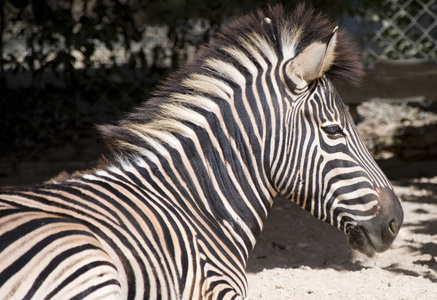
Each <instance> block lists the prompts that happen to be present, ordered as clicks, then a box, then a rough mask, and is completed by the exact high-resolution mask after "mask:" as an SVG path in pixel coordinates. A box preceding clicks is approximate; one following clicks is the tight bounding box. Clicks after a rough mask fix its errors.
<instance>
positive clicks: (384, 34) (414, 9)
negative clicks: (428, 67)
mask: <svg viewBox="0 0 437 300" xmlns="http://www.w3.org/2000/svg"><path fill="white" fill-rule="evenodd" d="M365 17H366V18H367V21H368V22H372V23H374V24H373V26H372V27H371V28H372V29H373V32H371V35H370V39H368V40H367V41H366V46H365V49H364V52H363V56H364V58H365V60H366V61H374V60H377V59H381V58H383V59H395V60H397V59H411V58H420V59H434V60H435V59H437V1H436V0H429V1H425V0H400V1H399V0H384V1H382V3H381V6H380V7H378V9H377V10H370V11H369V13H368V14H367V15H366V16H365Z"/></svg>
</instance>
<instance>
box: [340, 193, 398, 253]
mask: <svg viewBox="0 0 437 300" xmlns="http://www.w3.org/2000/svg"><path fill="white" fill-rule="evenodd" d="M403 219H404V215H403V211H402V207H401V204H400V202H399V199H398V198H397V197H396V195H395V194H394V193H393V192H392V191H391V190H388V189H387V190H382V191H381V192H380V201H379V211H378V213H377V214H376V215H375V216H374V217H373V218H372V219H370V220H367V221H362V222H359V223H358V224H357V225H355V226H351V227H349V228H348V229H347V230H346V234H347V241H348V243H349V246H350V247H351V248H352V249H355V250H358V251H359V252H361V253H363V254H365V255H367V256H368V257H372V256H374V255H375V253H377V252H384V251H385V250H387V249H388V248H389V247H390V246H391V244H392V243H393V241H394V239H395V238H396V236H397V235H398V233H399V230H400V228H401V225H402V222H403Z"/></svg>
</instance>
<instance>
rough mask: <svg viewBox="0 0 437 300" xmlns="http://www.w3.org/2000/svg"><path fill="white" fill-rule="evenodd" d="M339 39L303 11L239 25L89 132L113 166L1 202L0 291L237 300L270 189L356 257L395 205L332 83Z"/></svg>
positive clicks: (337, 70)
mask: <svg viewBox="0 0 437 300" xmlns="http://www.w3.org/2000/svg"><path fill="white" fill-rule="evenodd" d="M360 70H361V69H360V66H359V64H358V63H357V56H356V54H355V52H354V51H353V49H352V48H351V47H350V45H349V44H348V42H347V39H345V37H344V35H343V34H342V33H341V32H338V31H337V28H336V27H334V26H333V25H332V24H331V23H330V22H329V21H327V20H326V19H325V18H324V17H323V16H321V15H318V14H315V13H314V12H313V11H311V10H305V9H304V8H303V7H302V6H299V7H297V8H296V10H295V11H294V12H293V13H292V14H291V15H290V16H286V15H285V13H284V12H283V10H282V8H281V7H279V6H277V7H275V8H272V9H271V10H270V11H269V12H268V14H266V15H265V14H263V13H261V12H259V13H258V14H257V15H255V16H247V17H244V18H242V19H240V20H239V21H237V22H235V23H234V24H233V25H230V26H229V27H227V29H224V30H223V31H222V32H221V34H220V35H218V37H217V40H216V43H215V44H214V45H211V46H209V47H207V48H204V49H203V50H202V51H201V53H200V54H198V56H197V57H196V58H195V59H194V60H193V62H192V63H191V64H189V65H188V66H186V67H184V68H183V69H182V70H180V71H178V72H176V74H174V75H173V76H172V77H170V79H169V80H168V81H167V82H166V83H165V84H164V85H163V86H162V87H161V88H160V89H159V90H158V92H157V93H156V96H155V97H154V98H152V99H150V100H149V101H147V102H146V103H145V104H144V105H143V106H142V107H140V108H138V110H137V111H136V112H135V113H133V114H131V115H129V116H128V117H127V118H126V119H124V120H122V121H120V122H119V123H118V124H116V125H106V126H102V127H101V132H102V134H103V135H104V136H105V137H106V139H107V141H108V143H109V145H110V147H111V150H112V153H113V157H111V158H109V159H107V160H106V161H105V162H104V163H103V164H102V165H101V166H100V167H98V168H96V169H95V170H92V171H88V172H84V173H81V174H78V175H75V176H72V177H70V178H68V179H65V180H62V181H59V182H58V181H51V182H49V183H45V184H42V185H36V186H32V187H22V188H18V189H5V190H4V191H2V193H1V194H0V298H2V297H3V298H4V299H11V298H12V299H32V298H33V299H69V298H72V299H244V298H245V297H246V293H247V292H246V291H247V282H246V277H245V267H246V262H247V259H248V256H249V254H250V251H251V250H252V249H253V247H254V245H255V242H256V238H257V237H258V235H259V234H260V232H261V230H262V227H263V224H264V222H265V220H266V218H267V214H268V212H269V209H270V207H271V206H272V204H273V199H274V197H275V196H277V195H280V196H283V197H286V198H288V199H290V200H292V201H294V202H296V203H298V204H299V205H301V206H302V207H303V208H304V209H306V210H308V211H310V212H311V213H312V214H313V215H314V216H315V217H317V218H319V219H321V220H324V221H326V222H329V223H330V224H332V225H333V226H335V227H337V228H339V229H340V230H342V231H344V232H345V233H346V234H347V236H348V241H349V244H350V245H351V247H352V248H355V249H357V250H359V251H361V252H363V253H365V254H367V255H369V256H372V255H373V254H374V253H375V252H380V251H384V250H386V249H387V248H388V247H389V246H390V244H391V242H392V241H393V239H394V238H395V236H396V234H397V232H398V230H399V228H400V225H401V222H402V209H401V207H400V204H399V200H398V199H397V197H396V196H395V195H394V193H393V191H392V187H391V185H390V183H389V181H388V180H387V179H386V177H385V176H384V174H383V173H382V172H381V170H380V169H379V168H378V167H377V165H376V164H375V162H374V161H373V160H372V158H371V157H370V155H369V153H368V152H367V150H366V149H365V147H364V145H363V143H362V141H361V140H360V138H359V136H358V134H357V131H356V129H355V127H354V124H353V122H352V120H351V118H350V116H349V114H348V112H347V111H346V109H345V107H344V105H343V103H342V101H341V99H340V97H339V96H338V94H337V93H336V91H335V89H334V87H333V85H332V83H331V81H330V77H331V76H339V77H341V78H344V79H346V80H349V81H352V82H354V81H356V80H357V78H358V77H359V75H360Z"/></svg>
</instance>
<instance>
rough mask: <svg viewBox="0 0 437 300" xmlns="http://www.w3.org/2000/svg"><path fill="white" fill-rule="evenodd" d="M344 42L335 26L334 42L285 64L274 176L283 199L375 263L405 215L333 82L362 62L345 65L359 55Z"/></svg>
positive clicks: (310, 47)
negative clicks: (332, 229) (337, 232)
mask: <svg viewBox="0 0 437 300" xmlns="http://www.w3.org/2000/svg"><path fill="white" fill-rule="evenodd" d="M267 21H269V20H267ZM316 23H317V22H316ZM345 43H347V42H346V41H345V39H344V36H343V35H342V34H341V33H338V31H337V27H333V26H332V27H331V32H330V33H329V34H328V35H327V36H325V37H323V38H322V39H319V40H316V41H314V40H313V41H312V42H310V43H307V44H306V45H304V46H303V47H302V48H303V49H302V50H301V51H299V52H298V53H297V54H295V55H293V56H292V57H291V58H289V59H286V57H285V58H284V61H283V63H282V64H281V65H280V74H281V75H282V77H281V79H282V82H283V86H284V90H283V99H282V103H281V105H280V106H281V107H283V109H278V111H281V112H280V114H282V116H279V115H278V116H277V120H281V124H279V125H277V127H278V133H277V134H276V136H277V141H276V144H277V145H281V146H280V147H278V148H277V149H276V152H275V153H274V155H272V156H271V157H273V158H272V160H271V171H272V178H273V182H274V186H275V188H276V189H277V191H278V192H279V194H280V195H282V196H284V197H285V198H287V199H290V200H292V201H294V202H296V203H298V204H299V205H300V206H301V207H303V208H304V209H306V210H308V211H310V212H311V214H312V215H314V216H315V217H317V218H318V219H320V220H323V221H326V222H328V223H330V224H331V225H333V226H335V227H337V228H338V229H340V230H342V231H344V232H345V233H346V235H347V237H348V242H349V245H350V246H351V247H352V248H353V249H356V250H358V251H360V252H362V253H364V254H366V255H367V256H369V257H371V256H373V255H374V254H375V252H382V251H385V250H387V249H388V247H389V246H390V245H391V243H392V242H393V240H394V238H395V237H396V235H397V233H398V231H399V229H400V227H401V224H402V221H403V212H402V208H401V205H400V202H399V199H398V197H397V196H396V195H395V194H394V192H393V187H392V186H391V184H390V182H389V181H388V179H387V178H386V176H385V175H384V173H383V172H382V170H381V169H380V168H379V167H378V165H377V164H376V163H375V161H374V160H373V159H372V157H371V156H370V154H369V152H368V151H367V149H366V147H365V145H364V143H363V141H362V140H361V138H360V137H359V134H358V132H357V128H356V127H355V125H354V123H353V120H352V118H351V116H350V114H349V112H348V111H347V108H346V107H345V105H344V104H343V102H342V100H341V98H340V96H339V94H338V93H337V92H336V90H335V88H334V86H333V84H332V83H331V81H330V79H329V75H330V74H332V72H340V73H341V72H344V73H348V72H349V73H350V74H352V73H353V72H355V73H359V72H360V67H359V65H357V64H355V63H356V62H357V60H356V61H355V62H353V61H354V59H351V60H350V61H349V62H346V63H345V65H343V66H342V63H344V61H343V62H342V61H341V60H342V59H343V60H348V59H349V58H348V57H347V56H351V55H352V56H353V53H352V52H351V48H350V47H348V46H346V45H345ZM283 48H284V46H283ZM348 48H349V49H348ZM348 52H349V53H348ZM345 56H346V57H345ZM336 68H343V71H340V70H339V69H337V70H336ZM348 68H349V69H348ZM354 68H357V70H353V69H354ZM337 75H338V74H337ZM343 75H344V74H343ZM355 75H357V74H355ZM340 76H341V74H340Z"/></svg>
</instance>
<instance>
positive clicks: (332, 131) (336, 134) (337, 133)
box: [322, 124, 344, 139]
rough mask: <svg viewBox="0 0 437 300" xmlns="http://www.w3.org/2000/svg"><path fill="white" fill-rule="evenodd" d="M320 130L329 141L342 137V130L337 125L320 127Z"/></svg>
mask: <svg viewBox="0 0 437 300" xmlns="http://www.w3.org/2000/svg"><path fill="white" fill-rule="evenodd" d="M322 129H323V131H324V132H325V133H326V134H327V135H328V137H329V138H331V139H338V138H341V137H344V133H343V129H341V127H340V126H339V125H337V124H330V125H326V126H322Z"/></svg>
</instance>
